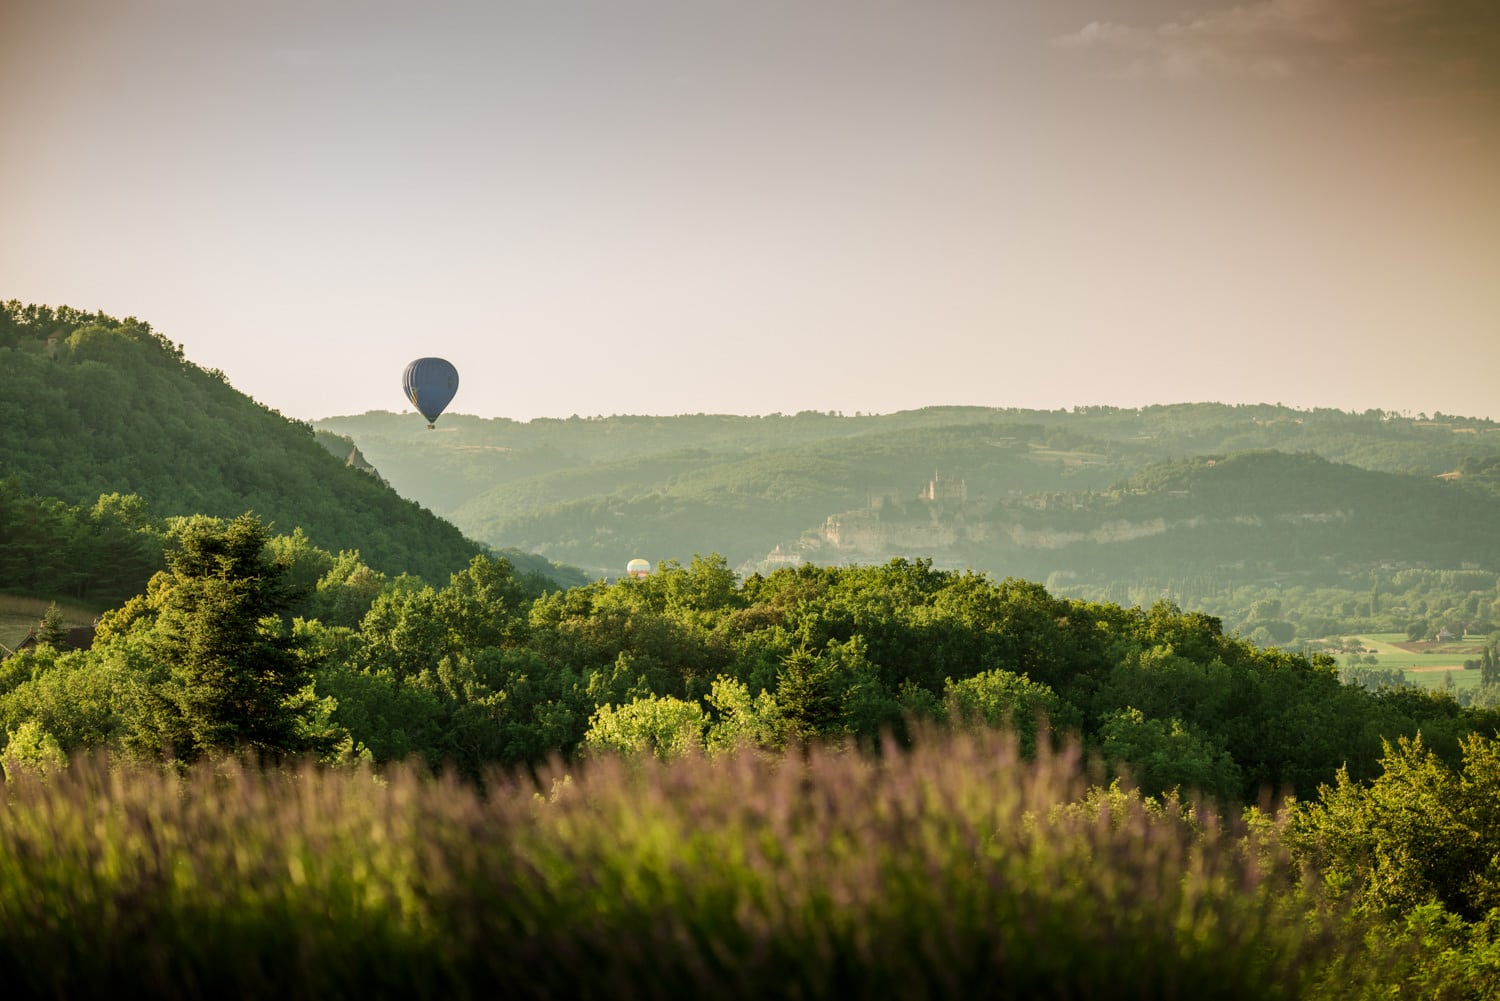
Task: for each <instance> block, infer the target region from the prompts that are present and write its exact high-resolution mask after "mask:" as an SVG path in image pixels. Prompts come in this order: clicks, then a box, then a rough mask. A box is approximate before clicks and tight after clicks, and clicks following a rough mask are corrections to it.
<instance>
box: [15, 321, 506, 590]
mask: <svg viewBox="0 0 1500 1001" xmlns="http://www.w3.org/2000/svg"><path fill="white" fill-rule="evenodd" d="M0 371H4V372H5V374H6V392H5V393H4V394H0V478H11V479H13V480H14V481H15V482H16V483H17V484H18V485H19V487H20V489H22V490H24V491H25V492H27V493H29V494H35V495H42V496H49V497H56V498H59V499H61V500H63V501H66V502H68V503H70V504H91V503H93V502H94V500H95V499H97V498H98V497H99V496H100V495H102V494H109V493H121V494H135V495H137V496H139V497H140V498H141V499H142V500H144V501H145V502H146V504H147V506H148V508H149V510H150V511H151V513H152V514H153V515H155V516H157V517H166V516H171V515H186V514H198V513H201V514H210V515H217V516H221V517H233V516H235V515H239V514H242V513H244V512H245V511H247V510H248V511H254V512H255V513H256V514H258V515H260V516H261V517H262V518H264V519H265V520H267V521H269V522H271V523H272V524H273V525H274V526H275V527H276V529H277V530H278V531H286V532H290V531H291V530H292V529H293V528H297V527H300V528H302V529H303V531H304V532H305V533H306V534H307V536H308V537H309V538H310V539H311V540H312V542H313V543H314V544H316V545H318V546H320V547H322V548H324V549H328V550H331V551H334V552H337V551H338V550H340V549H358V550H359V551H360V553H361V555H362V556H363V558H364V560H365V561H366V562H367V563H369V564H370V565H371V566H373V567H375V568H377V569H380V570H383V571H386V572H388V573H401V572H411V573H415V574H417V575H419V576H421V577H423V578H426V579H429V580H434V581H441V580H446V579H447V576H448V574H450V573H451V572H453V571H454V570H457V569H460V568H461V567H463V565H464V564H465V563H467V561H468V560H469V559H470V558H471V557H472V556H473V555H474V554H475V553H476V552H478V551H479V550H480V547H479V546H478V545H477V544H476V543H474V542H473V541H471V540H469V539H466V538H465V537H464V536H463V534H462V533H461V532H460V531H459V530H458V529H457V528H455V527H454V526H453V525H451V524H449V523H448V522H446V521H443V520H442V519H440V518H438V517H436V516H435V515H433V514H432V513H431V512H430V511H428V510H427V509H425V508H423V507H422V506H421V505H420V504H419V503H417V502H415V501H411V500H406V499H403V498H402V497H401V496H399V495H398V494H397V493H396V492H395V491H393V490H391V489H390V488H389V487H388V486H386V485H384V484H383V483H381V482H380V481H379V480H377V479H376V478H375V477H373V476H371V475H369V474H368V473H367V472H364V471H361V470H359V469H356V468H353V467H351V466H349V465H348V464H347V463H346V462H344V461H341V460H340V459H338V458H335V457H334V456H333V455H331V454H330V453H329V451H328V450H327V449H326V448H324V447H323V446H322V445H320V444H318V442H317V441H316V440H315V439H314V435H313V430H312V428H311V427H310V426H308V425H306V424H303V423H300V422H296V421H291V420H288V419H287V418H285V417H283V416H281V414H279V413H277V412H275V411H274V410H270V409H268V408H266V407H264V406H262V405H261V404H258V403H256V402H255V401H254V400H252V399H250V398H249V397H247V396H245V395H244V394H243V393H241V392H239V391H237V390H236V389H234V388H233V387H232V386H230V385H229V384H228V382H227V381H226V380H225V379H224V376H223V374H222V373H220V372H217V371H208V370H204V369H202V368H200V367H199V366H197V365H194V364H193V363H192V362H190V361H188V360H187V359H186V358H185V357H184V356H183V353H182V349H181V348H180V347H179V346H176V345H173V344H172V343H171V342H170V341H168V340H166V339H165V338H163V337H161V336H160V335H159V334H156V333H154V332H153V331H152V330H151V328H150V326H149V325H148V324H146V323H142V322H139V321H137V320H134V319H127V320H123V321H121V320H116V319H113V318H111V317H108V316H105V315H103V314H99V313H94V314H88V313H83V312H80V311H78V310H74V309H69V308H66V307H61V308H56V309H52V308H48V307H44V306H24V305H22V304H21V303H18V302H14V301H12V302H7V303H4V304H3V306H0Z"/></svg>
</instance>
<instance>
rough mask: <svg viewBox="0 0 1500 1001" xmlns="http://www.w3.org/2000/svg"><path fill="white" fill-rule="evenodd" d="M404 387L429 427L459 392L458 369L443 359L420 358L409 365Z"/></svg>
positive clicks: (402, 380)
mask: <svg viewBox="0 0 1500 1001" xmlns="http://www.w3.org/2000/svg"><path fill="white" fill-rule="evenodd" d="M401 384H402V387H403V388H404V389H405V390H406V398H407V399H408V400H410V401H411V405H412V406H414V407H416V408H417V412H418V413H420V414H421V415H422V416H423V417H425V418H427V426H428V427H429V428H430V427H432V423H433V421H435V420H437V419H438V415H439V414H441V413H442V412H443V408H445V407H446V406H448V404H449V403H450V402H452V400H453V394H454V393H456V392H458V369H456V368H454V367H453V365H452V363H451V362H449V361H447V360H446V359H443V358H418V359H417V360H416V361H414V362H412V363H411V364H410V365H408V366H406V374H405V375H403V376H402V377H401Z"/></svg>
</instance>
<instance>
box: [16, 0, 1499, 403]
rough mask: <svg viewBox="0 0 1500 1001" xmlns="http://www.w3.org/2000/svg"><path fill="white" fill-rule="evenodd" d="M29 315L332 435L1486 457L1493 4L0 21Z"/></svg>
mask: <svg viewBox="0 0 1500 1001" xmlns="http://www.w3.org/2000/svg"><path fill="white" fill-rule="evenodd" d="M0 127H3V133H0V135H3V139H0V298H15V299H20V300H22V301H25V302H37V303H47V304H51V305H59V304H66V305H71V306H75V307H78V308H82V309H86V310H91V311H92V310H96V309H98V310H103V311H105V312H106V313H109V314H112V315H115V316H137V317H139V318H141V319H143V320H146V321H148V322H150V323H151V324H152V326H153V327H154V328H155V329H157V330H158V331H160V332H161V333H162V334H164V335H165V336H167V337H169V338H170V339H172V340H173V341H177V342H181V343H182V344H183V345H184V348H185V350H186V352H187V355H188V357H189V358H191V359H192V360H193V361H195V362H197V363H199V364H201V365H204V366H206V367H213V368H220V369H223V370H224V372H225V373H226V374H227V375H228V377H229V379H230V381H231V382H232V383H233V384H234V385H235V386H236V387H237V388H239V389H241V390H243V391H245V392H247V393H249V394H250V395H251V396H253V397H255V398H256V399H258V400H260V401H262V402H264V403H266V404H268V405H270V406H273V407H276V408H277V409H279V410H281V411H282V412H283V413H285V414H287V415H289V416H294V417H301V418H306V419H315V418H319V417H324V416H332V415H337V414H348V413H361V412H363V411H365V410H371V409H388V410H398V411H399V410H404V409H409V407H408V406H407V405H406V401H405V399H404V398H403V397H402V395H401V390H400V385H399V384H400V376H401V370H402V369H403V368H404V366H405V365H406V363H407V362H408V361H409V360H411V359H413V358H416V357H418V356H422V355H441V356H443V357H446V358H448V359H449V360H451V361H452V362H454V364H456V365H457V366H458V368H459V370H460V372H461V375H462V384H461V386H460V389H459V394H458V397H457V399H456V400H455V401H454V404H453V406H452V410H453V411H455V412H462V413H473V414H480V415H484V416H506V417H516V418H522V419H526V418H530V417H534V416H568V415H570V414H574V413H577V414H581V415H594V414H614V413H660V414H676V413H694V412H700V411H705V412H721V413H768V412H773V411H781V412H787V413H790V412H795V411H798V410H804V409H813V410H842V411H844V412H846V413H853V412H855V411H864V412H889V411H893V410H899V409H907V408H912V407H919V406H925V405H929V404H979V405H987V406H1027V407H1048V408H1051V407H1071V406H1073V405H1076V404H1095V403H1110V404H1118V405H1139V404H1147V403H1167V402H1180V401H1187V400H1221V401H1225V402H1282V403H1286V404H1290V405H1296V406H1305V407H1311V406H1331V407H1340V408H1344V409H1356V410H1364V409H1366V408H1370V407H1376V408H1381V409H1390V410H1406V411H1410V412H1413V413H1416V412H1422V411H1425V412H1428V413H1431V412H1433V411H1439V410H1440V411H1443V412H1445V413H1457V414H1463V415H1472V416H1488V417H1492V418H1500V3H1497V2H1496V0H1239V2H1238V3H1226V2H1222V0H1172V2H1160V0H482V2H480V0H475V2H471V3H452V2H434V3H429V2H418V0H406V2H379V0H299V2H289V0H277V2H267V0H256V2H248V0H246V2H238V0H235V2H231V0H0Z"/></svg>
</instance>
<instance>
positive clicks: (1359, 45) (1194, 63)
mask: <svg viewBox="0 0 1500 1001" xmlns="http://www.w3.org/2000/svg"><path fill="white" fill-rule="evenodd" d="M1056 41H1057V43H1058V44H1059V45H1061V46H1063V47H1066V48H1073V49H1085V50H1096V51H1100V52H1105V53H1109V54H1112V55H1114V56H1115V57H1117V58H1120V59H1122V60H1123V61H1122V62H1120V63H1119V64H1118V65H1117V69H1118V71H1119V72H1120V73H1121V74H1123V75H1126V76H1138V77H1143V76H1149V77H1164V78H1168V79H1183V80H1186V79H1201V78H1226V77H1228V78H1234V77H1239V78H1252V79H1288V78H1293V77H1309V76H1326V75H1331V74H1373V73H1379V74H1387V75H1408V74H1412V75H1422V76H1425V77H1427V78H1429V79H1430V80H1432V81H1434V82H1437V83H1438V84H1440V85H1447V86H1460V87H1464V88H1467V89H1470V90H1474V91H1483V92H1487V93H1489V94H1490V95H1492V96H1494V95H1500V58H1497V57H1496V54H1497V53H1500V3H1496V2H1495V0H1257V2H1250V3H1245V4H1242V5H1239V6H1235V7H1231V8H1227V9H1226V8H1222V7H1221V8H1218V9H1213V10H1206V9H1205V10H1204V11H1203V12H1202V13H1199V14H1190V15H1186V16H1184V17H1182V18H1180V19H1178V20H1174V21H1169V22H1167V23H1164V24H1157V25H1151V26H1140V25H1129V24H1119V23H1115V22H1112V21H1094V22H1091V23H1089V24H1088V25H1086V26H1085V27H1083V28H1082V29H1080V30H1078V31H1075V32H1073V33H1071V34H1069V35H1065V36H1063V37H1061V38H1059V39H1057V40H1056Z"/></svg>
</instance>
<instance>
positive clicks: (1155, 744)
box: [1099, 707, 1241, 801]
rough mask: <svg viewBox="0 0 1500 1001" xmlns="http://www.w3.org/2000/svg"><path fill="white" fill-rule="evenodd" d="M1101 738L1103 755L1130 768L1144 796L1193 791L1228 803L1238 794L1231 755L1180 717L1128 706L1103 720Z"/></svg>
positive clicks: (1238, 775) (1238, 786)
mask: <svg viewBox="0 0 1500 1001" xmlns="http://www.w3.org/2000/svg"><path fill="white" fill-rule="evenodd" d="M1099 736H1100V740H1101V748H1102V750H1103V753H1104V756H1105V758H1106V759H1107V760H1108V761H1110V762H1111V763H1112V764H1117V765H1119V766H1123V767H1124V768H1125V769H1127V770H1128V771H1129V772H1131V773H1132V774H1133V775H1134V777H1135V780H1136V781H1137V782H1138V783H1140V787H1141V789H1142V790H1143V791H1144V792H1145V793H1146V794H1147V795H1150V796H1156V795H1160V794H1162V793H1167V792H1174V791H1175V792H1178V793H1187V792H1189V791H1193V790H1197V791H1200V792H1203V793H1207V794H1208V795H1210V796H1214V797H1216V798H1219V799H1222V800H1225V801H1229V800H1233V799H1234V798H1235V797H1236V795H1237V793H1238V792H1239V789H1240V781H1241V779H1240V771H1239V769H1238V768H1237V767H1236V766H1235V764H1234V760H1233V759H1232V758H1230V756H1229V753H1228V752H1227V751H1225V750H1224V748H1223V747H1222V746H1220V745H1218V744H1217V743H1216V742H1215V741H1213V740H1212V739H1211V738H1208V737H1205V736H1204V735H1202V734H1199V733H1195V732H1193V730H1192V729H1190V728H1189V727H1188V726H1186V725H1185V724H1184V723H1183V722H1182V720H1180V719H1172V720H1161V719H1149V718H1147V717H1146V715H1145V714H1144V713H1142V712H1141V711H1140V710H1139V709H1134V708H1129V707H1127V708H1125V709H1122V710H1119V711H1118V712H1116V713H1114V714H1113V715H1112V716H1111V717H1109V718H1108V719H1106V720H1105V722H1104V725H1103V726H1102V727H1100V729H1099Z"/></svg>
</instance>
